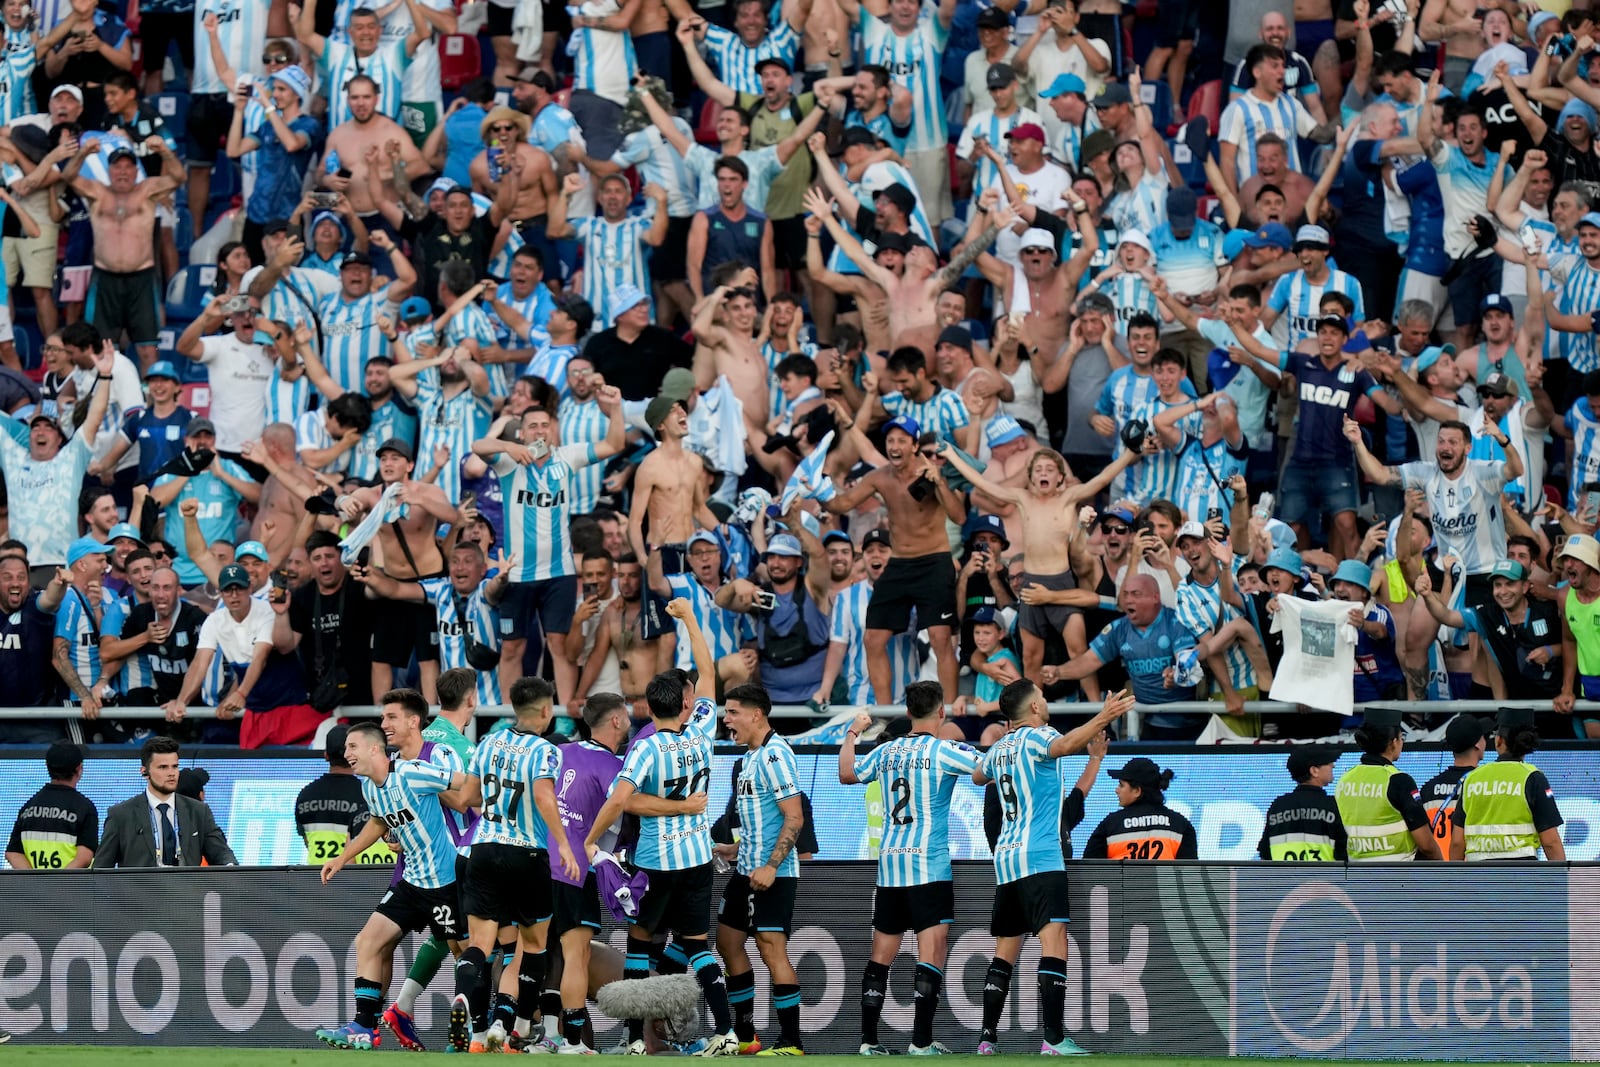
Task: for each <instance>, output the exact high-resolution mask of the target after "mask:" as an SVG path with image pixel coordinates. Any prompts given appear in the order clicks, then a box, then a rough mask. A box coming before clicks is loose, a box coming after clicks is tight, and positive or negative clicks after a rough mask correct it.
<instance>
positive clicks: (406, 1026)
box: [383, 1004, 428, 1052]
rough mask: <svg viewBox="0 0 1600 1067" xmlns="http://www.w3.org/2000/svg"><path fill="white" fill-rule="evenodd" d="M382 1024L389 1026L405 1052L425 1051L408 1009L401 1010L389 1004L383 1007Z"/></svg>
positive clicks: (425, 1047) (425, 1048)
mask: <svg viewBox="0 0 1600 1067" xmlns="http://www.w3.org/2000/svg"><path fill="white" fill-rule="evenodd" d="M383 1025H384V1026H387V1027H388V1028H389V1032H390V1033H391V1034H393V1035H394V1039H395V1040H396V1041H398V1042H400V1047H401V1048H403V1049H405V1050H406V1051H407V1052H426V1051H428V1048H427V1046H426V1045H424V1044H423V1043H422V1038H420V1037H418V1036H417V1023H416V1020H415V1019H413V1018H412V1017H411V1013H410V1012H408V1011H401V1010H400V1009H399V1008H397V1007H396V1006H395V1005H393V1004H391V1005H389V1006H388V1007H387V1008H385V1009H383Z"/></svg>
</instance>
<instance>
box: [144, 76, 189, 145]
mask: <svg viewBox="0 0 1600 1067" xmlns="http://www.w3.org/2000/svg"><path fill="white" fill-rule="evenodd" d="M149 99H150V102H151V104H153V105H154V106H155V109H156V114H158V115H160V116H161V121H162V122H165V123H166V124H167V132H168V133H170V134H172V139H173V140H175V141H177V142H178V154H179V155H180V156H183V157H184V158H185V159H187V158H188V148H189V94H188V92H186V91H180V92H172V93H156V94H155V95H154V96H152V97H150V98H149Z"/></svg>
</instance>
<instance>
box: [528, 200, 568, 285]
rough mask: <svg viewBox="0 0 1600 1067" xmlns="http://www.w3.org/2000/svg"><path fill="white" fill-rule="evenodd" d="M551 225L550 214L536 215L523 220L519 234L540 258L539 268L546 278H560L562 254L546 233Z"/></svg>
mask: <svg viewBox="0 0 1600 1067" xmlns="http://www.w3.org/2000/svg"><path fill="white" fill-rule="evenodd" d="M549 225H550V216H549V215H548V214H544V215H534V216H533V217H531V218H526V219H523V220H522V226H521V228H520V229H519V230H518V231H517V232H518V233H520V234H522V240H523V243H524V244H525V245H526V246H527V247H528V248H529V249H530V250H531V251H532V252H534V253H535V254H536V255H537V256H538V257H539V267H540V269H541V270H543V271H544V276H545V277H546V278H560V277H561V254H560V253H559V252H558V251H557V250H556V243H555V242H554V241H552V240H550V238H549V236H548V235H547V234H546V233H545V230H546V229H547V228H548V227H549Z"/></svg>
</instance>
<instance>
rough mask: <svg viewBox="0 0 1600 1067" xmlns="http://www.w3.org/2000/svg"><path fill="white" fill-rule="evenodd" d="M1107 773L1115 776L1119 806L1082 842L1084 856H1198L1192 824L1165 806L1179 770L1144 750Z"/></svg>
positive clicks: (1144, 857)
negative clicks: (1145, 754) (1144, 753)
mask: <svg viewBox="0 0 1600 1067" xmlns="http://www.w3.org/2000/svg"><path fill="white" fill-rule="evenodd" d="M1106 775H1107V776H1108V777H1111V778H1115V779H1116V780H1117V804H1118V806H1119V810H1117V811H1113V812H1111V813H1110V814H1109V815H1107V816H1106V817H1105V818H1104V819H1102V820H1100V825H1099V826H1096V827H1095V828H1094V833H1092V834H1090V835H1089V840H1088V841H1087V842H1085V844H1084V846H1083V858H1084V859H1086V860H1197V859H1199V858H1200V846H1199V838H1198V836H1197V835H1196V834H1195V831H1194V825H1193V824H1192V823H1190V822H1189V820H1188V819H1186V818H1184V817H1183V816H1182V815H1181V814H1179V813H1178V812H1177V811H1174V810H1173V809H1172V808H1170V807H1168V806H1167V795H1166V791H1167V790H1168V789H1169V788H1171V786H1172V779H1173V778H1174V777H1176V775H1175V774H1174V773H1173V772H1172V771H1171V770H1163V769H1162V768H1161V767H1159V766H1157V765H1156V762H1155V761H1154V760H1150V759H1145V758H1144V757H1143V756H1138V757H1135V758H1134V759H1131V760H1129V761H1128V762H1127V763H1126V764H1124V765H1123V766H1122V767H1120V768H1118V769H1117V770H1113V771H1107V772H1106Z"/></svg>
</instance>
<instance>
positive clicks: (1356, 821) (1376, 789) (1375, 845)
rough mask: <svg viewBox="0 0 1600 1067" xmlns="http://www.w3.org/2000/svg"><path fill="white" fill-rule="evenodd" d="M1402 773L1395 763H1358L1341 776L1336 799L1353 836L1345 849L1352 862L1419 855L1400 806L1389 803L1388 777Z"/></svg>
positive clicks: (1346, 827) (1406, 857) (1341, 814)
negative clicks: (1401, 813)
mask: <svg viewBox="0 0 1600 1067" xmlns="http://www.w3.org/2000/svg"><path fill="white" fill-rule="evenodd" d="M1399 773H1400V769H1399V768H1398V767H1396V766H1395V765H1394V764H1392V763H1385V764H1373V763H1359V764H1357V765H1356V766H1354V767H1352V768H1350V770H1348V771H1346V772H1345V774H1344V777H1343V778H1340V779H1339V784H1338V786H1337V787H1335V789H1334V800H1335V801H1336V802H1337V803H1338V805H1339V819H1340V821H1341V822H1343V823H1344V829H1345V832H1346V833H1347V834H1349V835H1350V839H1349V842H1348V843H1347V844H1346V846H1345V850H1346V852H1347V853H1348V855H1349V857H1350V861H1351V862H1352V863H1370V862H1372V861H1374V860H1409V859H1415V858H1416V855H1417V843H1416V842H1415V841H1414V840H1412V837H1411V831H1410V830H1408V829H1406V821H1405V819H1404V818H1402V817H1401V815H1400V811H1399V809H1398V808H1396V807H1395V806H1394V805H1393V804H1390V803H1389V779H1391V778H1393V777H1394V776H1395V775H1397V774H1399Z"/></svg>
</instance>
